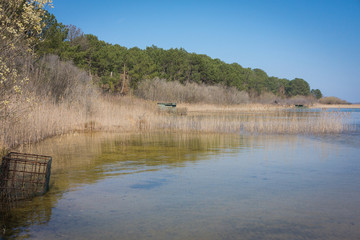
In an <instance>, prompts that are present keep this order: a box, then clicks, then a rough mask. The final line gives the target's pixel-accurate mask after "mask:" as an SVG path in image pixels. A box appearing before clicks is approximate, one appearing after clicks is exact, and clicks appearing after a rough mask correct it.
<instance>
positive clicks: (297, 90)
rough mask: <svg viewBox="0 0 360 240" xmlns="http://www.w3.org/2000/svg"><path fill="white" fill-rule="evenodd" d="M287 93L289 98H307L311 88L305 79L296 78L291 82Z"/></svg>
mask: <svg viewBox="0 0 360 240" xmlns="http://www.w3.org/2000/svg"><path fill="white" fill-rule="evenodd" d="M287 92H288V95H289V96H296V95H303V96H307V95H309V94H310V86H309V84H308V83H307V82H306V81H305V80H304V79H301V78H295V79H294V80H291V81H290V83H289V85H288V91H287Z"/></svg>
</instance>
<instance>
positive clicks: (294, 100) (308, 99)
mask: <svg viewBox="0 0 360 240" xmlns="http://www.w3.org/2000/svg"><path fill="white" fill-rule="evenodd" d="M315 102H317V100H316V98H315V97H314V96H302V95H296V96H293V97H291V98H286V99H282V100H280V103H282V104H284V105H312V104H314V103H315Z"/></svg>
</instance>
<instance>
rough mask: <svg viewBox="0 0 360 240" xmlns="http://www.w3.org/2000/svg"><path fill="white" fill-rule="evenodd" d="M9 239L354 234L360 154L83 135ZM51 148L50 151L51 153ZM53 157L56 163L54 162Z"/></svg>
mask: <svg viewBox="0 0 360 240" xmlns="http://www.w3.org/2000/svg"><path fill="white" fill-rule="evenodd" d="M31 150H32V152H36V153H39V154H40V153H45V151H46V153H47V154H51V155H52V156H53V159H54V161H53V173H52V177H53V178H52V182H51V189H50V191H49V193H48V194H46V195H44V196H42V197H38V198H35V199H34V200H33V201H31V202H26V203H24V204H23V205H22V206H18V207H17V208H13V209H11V210H10V211H9V212H8V217H7V218H6V219H2V223H1V225H2V226H5V233H4V232H3V237H5V238H6V239H15V238H16V239H17V238H30V239H271V238H273V239H356V237H357V236H359V234H360V228H359V226H358V223H359V222H360V221H359V220H360V219H359V218H360V217H359V216H360V208H359V206H358V202H359V200H360V193H359V191H357V188H358V186H359V183H360V177H359V176H360V175H359V174H358V173H359V171H360V163H359V161H357V156H358V154H359V153H360V152H359V150H358V149H357V148H354V147H352V146H347V145H342V144H337V143H336V142H329V141H328V140H327V141H321V139H319V138H317V139H311V138H306V137H297V136H268V137H265V136H256V137H252V136H239V135H217V134H201V135H198V134H179V133H167V134H165V133H148V134H127V135H118V134H104V133H103V134H80V135H75V136H74V135H72V136H62V137H58V138H55V139H52V140H48V141H45V142H43V143H40V144H38V145H36V146H35V147H33V148H32V149H31ZM49 151H50V152H49ZM55 159H56V161H55Z"/></svg>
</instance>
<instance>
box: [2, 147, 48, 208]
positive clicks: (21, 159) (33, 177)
mask: <svg viewBox="0 0 360 240" xmlns="http://www.w3.org/2000/svg"><path fill="white" fill-rule="evenodd" d="M51 161H52V158H51V157H50V156H44V155H36V154H27V153H16V152H11V153H9V154H8V155H6V156H5V157H3V159H2V163H1V167H0V202H2V203H4V202H7V203H12V202H14V201H18V200H23V199H29V198H32V197H35V196H38V195H42V194H44V193H46V192H47V191H48V189H49V181H50V174H51Z"/></svg>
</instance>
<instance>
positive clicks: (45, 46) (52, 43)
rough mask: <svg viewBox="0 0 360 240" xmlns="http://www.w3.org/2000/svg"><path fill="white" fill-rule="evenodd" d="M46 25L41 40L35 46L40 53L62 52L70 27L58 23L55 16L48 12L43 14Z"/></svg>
mask: <svg viewBox="0 0 360 240" xmlns="http://www.w3.org/2000/svg"><path fill="white" fill-rule="evenodd" d="M42 21H43V23H44V25H45V27H44V28H43V30H42V33H41V36H39V42H38V44H37V45H36V47H35V50H36V51H37V53H38V54H40V55H44V54H58V55H59V54H60V53H61V52H62V51H63V43H64V41H65V39H66V38H67V35H68V28H66V26H65V25H63V24H62V23H58V21H57V20H56V18H55V16H54V15H53V14H50V13H49V12H46V13H45V14H44V16H43V20H42Z"/></svg>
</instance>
